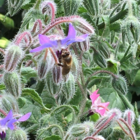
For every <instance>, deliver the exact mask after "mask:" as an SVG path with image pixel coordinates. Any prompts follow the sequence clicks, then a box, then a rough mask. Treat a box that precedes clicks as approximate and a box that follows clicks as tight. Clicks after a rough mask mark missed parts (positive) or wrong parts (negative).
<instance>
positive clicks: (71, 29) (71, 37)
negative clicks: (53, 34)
mask: <svg viewBox="0 0 140 140" xmlns="http://www.w3.org/2000/svg"><path fill="white" fill-rule="evenodd" d="M75 37H76V30H75V28H74V27H73V26H72V24H71V23H70V24H69V32H68V35H67V37H66V38H64V39H62V40H61V44H62V45H64V44H67V43H68V42H69V41H72V43H73V42H75ZM69 44H71V43H69Z"/></svg>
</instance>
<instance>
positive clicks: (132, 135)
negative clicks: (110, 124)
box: [119, 118, 135, 140]
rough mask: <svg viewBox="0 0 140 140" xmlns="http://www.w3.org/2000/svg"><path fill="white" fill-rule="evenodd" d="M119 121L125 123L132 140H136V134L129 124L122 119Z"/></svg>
mask: <svg viewBox="0 0 140 140" xmlns="http://www.w3.org/2000/svg"><path fill="white" fill-rule="evenodd" d="M119 120H120V121H121V122H123V123H124V124H125V125H126V127H127V128H128V129H129V131H130V134H131V138H132V140H135V134H134V132H133V130H132V128H131V127H130V126H129V125H128V124H127V122H126V121H125V120H124V119H122V118H120V119H119Z"/></svg>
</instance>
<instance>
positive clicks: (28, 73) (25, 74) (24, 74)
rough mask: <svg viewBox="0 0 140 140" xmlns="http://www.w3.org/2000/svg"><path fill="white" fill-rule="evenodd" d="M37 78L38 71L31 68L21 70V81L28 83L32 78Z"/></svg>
mask: <svg viewBox="0 0 140 140" xmlns="http://www.w3.org/2000/svg"><path fill="white" fill-rule="evenodd" d="M36 76H37V71H35V70H34V69H33V68H31V67H22V68H21V79H22V81H23V82H24V83H27V82H28V80H29V79H30V78H32V77H36Z"/></svg>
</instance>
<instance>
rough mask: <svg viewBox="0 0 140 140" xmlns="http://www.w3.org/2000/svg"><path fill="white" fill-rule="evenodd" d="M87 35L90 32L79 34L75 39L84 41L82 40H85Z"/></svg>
mask: <svg viewBox="0 0 140 140" xmlns="http://www.w3.org/2000/svg"><path fill="white" fill-rule="evenodd" d="M87 37H88V34H83V35H81V36H77V37H76V38H75V41H76V42H82V41H85V40H86V38H87Z"/></svg>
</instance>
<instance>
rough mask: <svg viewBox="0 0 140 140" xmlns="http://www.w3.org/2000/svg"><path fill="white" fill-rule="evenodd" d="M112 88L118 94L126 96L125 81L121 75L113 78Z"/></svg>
mask: <svg viewBox="0 0 140 140" xmlns="http://www.w3.org/2000/svg"><path fill="white" fill-rule="evenodd" d="M112 86H113V88H114V89H115V90H116V91H117V92H118V93H119V94H127V92H128V87H127V83H126V80H125V78H124V77H122V76H121V75H118V78H114V77H113V80H112Z"/></svg>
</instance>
